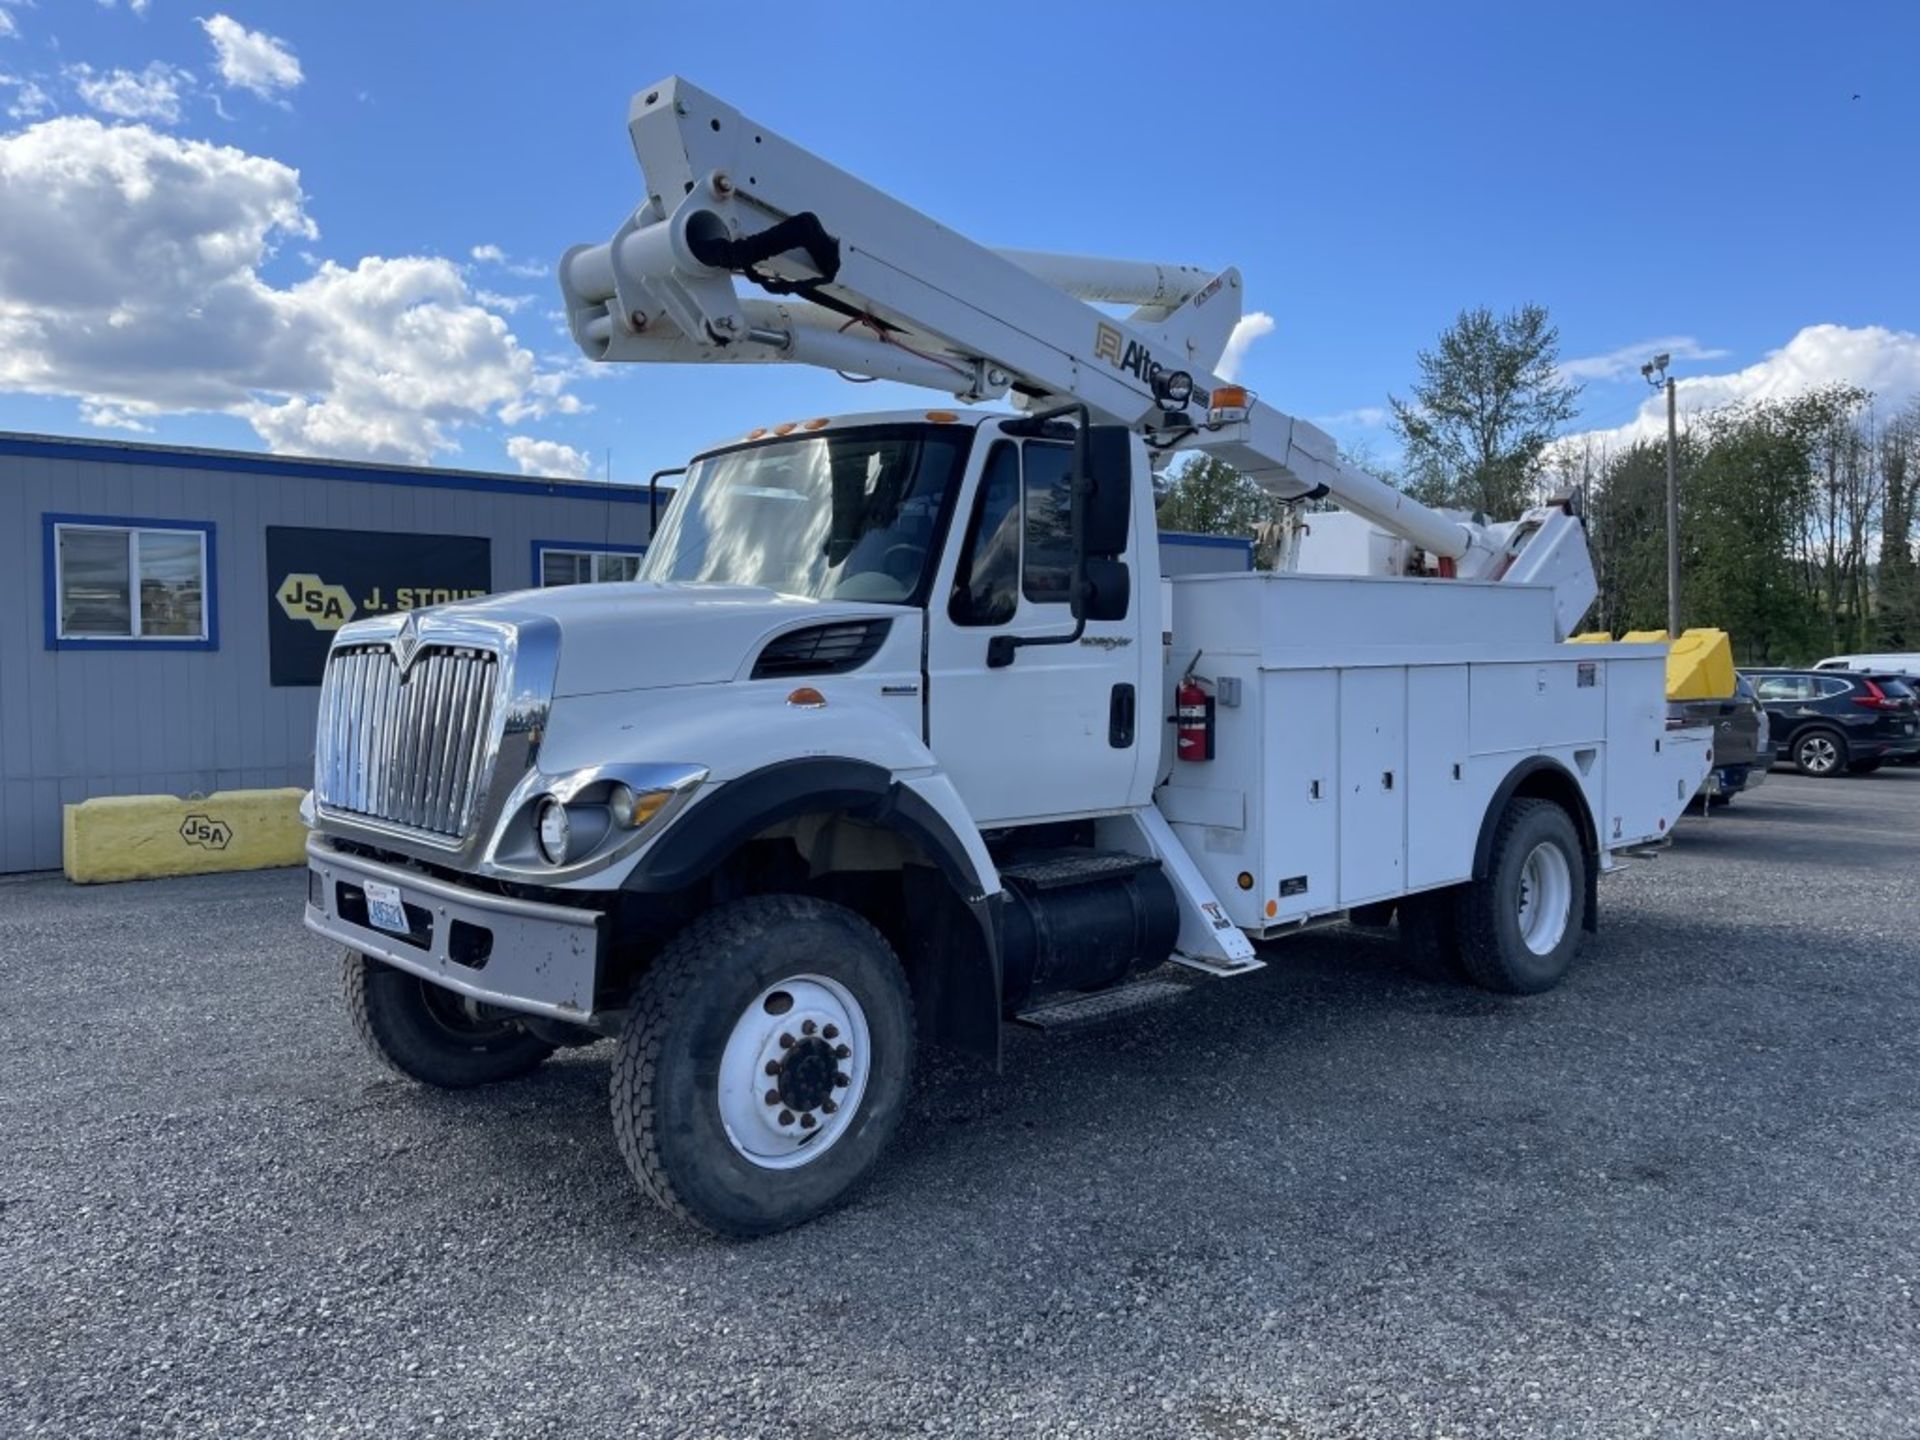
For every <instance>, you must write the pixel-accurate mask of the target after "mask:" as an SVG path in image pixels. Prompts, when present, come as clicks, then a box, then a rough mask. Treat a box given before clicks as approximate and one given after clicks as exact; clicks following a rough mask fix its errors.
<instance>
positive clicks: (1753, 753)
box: [1667, 675, 1774, 805]
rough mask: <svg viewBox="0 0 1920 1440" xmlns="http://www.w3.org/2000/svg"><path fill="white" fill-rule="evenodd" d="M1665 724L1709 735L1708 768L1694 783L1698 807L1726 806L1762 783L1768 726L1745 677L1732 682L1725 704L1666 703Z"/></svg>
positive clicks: (1769, 749)
mask: <svg viewBox="0 0 1920 1440" xmlns="http://www.w3.org/2000/svg"><path fill="white" fill-rule="evenodd" d="M1667 724H1668V725H1686V726H1694V725H1700V726H1705V727H1706V728H1707V729H1710V730H1711V731H1713V769H1711V770H1709V771H1708V772H1707V778H1706V779H1705V780H1703V781H1701V782H1700V794H1699V797H1698V798H1699V799H1700V800H1701V801H1702V803H1704V804H1708V805H1725V804H1728V803H1730V802H1731V801H1732V799H1733V797H1734V796H1736V795H1738V794H1739V793H1740V792H1741V791H1742V790H1751V789H1752V788H1753V787H1754V786H1756V785H1758V784H1759V783H1760V782H1761V781H1763V780H1765V779H1766V778H1767V770H1768V767H1770V766H1771V765H1772V764H1773V758H1774V749H1773V736H1772V733H1771V732H1772V728H1773V727H1772V722H1771V721H1770V719H1769V718H1768V716H1767V712H1766V708H1765V707H1764V706H1762V705H1761V703H1760V701H1759V698H1758V696H1757V695H1756V694H1755V693H1754V688H1753V681H1751V680H1749V679H1748V678H1747V677H1746V676H1745V675H1740V676H1737V677H1735V679H1734V683H1733V694H1732V696H1731V697H1729V698H1727V699H1721V700H1670V701H1668V702H1667Z"/></svg>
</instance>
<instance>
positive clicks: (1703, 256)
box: [0, 0, 1920, 479]
mask: <svg viewBox="0 0 1920 1440" xmlns="http://www.w3.org/2000/svg"><path fill="white" fill-rule="evenodd" d="M1237 8H1238V10H1239V11H1240V13H1241V14H1243V15H1245V16H1246V17H1248V18H1246V19H1244V20H1242V19H1239V18H1236V17H1232V15H1231V11H1230V10H1222V9H1220V8H1219V7H1215V8H1214V10H1212V11H1211V12H1210V11H1208V10H1206V9H1204V8H1203V9H1200V10H1194V9H1192V8H1191V7H1187V8H1184V9H1183V8H1176V7H1167V6H1137V5H1125V4H1100V5H1092V4H1088V5H1079V6H1072V7H1066V6H1045V5H1035V4H1027V5H1020V6H1013V5H1008V6H994V5H976V6H973V7H969V8H968V9H967V10H966V12H965V14H964V16H959V15H956V13H955V12H954V11H952V10H951V8H949V7H933V6H917V5H904V4H894V5H886V6H878V5H876V6H868V5H861V4H851V3H848V4H829V5H824V6H816V7H809V8H807V9H804V10H795V9H794V8H792V7H790V6H778V7H776V6H761V5H755V4H745V5H740V6H699V7H696V6H679V5H674V6H663V5H653V4H639V3H625V4H601V3H579V4H564V5H563V4H547V5H539V6H535V5H532V4H518V5H516V4H508V3H487V4H478V3H476V4H454V3H452V0H446V3H428V0H391V3H388V4H385V5H382V6H378V7H375V6H362V5H339V4H321V3H311V4H294V3H264V0H224V3H220V0H214V3H209V0H194V3H193V4H191V5H189V4H187V3H185V0H146V3H144V4H137V3H134V0H118V3H111V4H109V3H101V0H36V3H33V4H23V3H21V0H0V16H4V18H3V19H0V76H3V77H5V79H4V80H3V81H0V428H7V429H28V430H38V431H51V432H56V433H75V434H100V435H107V436H114V437H122V438H142V439H159V440H167V441H179V442H184V443H198V444H217V445H233V446H239V447H244V448H260V447H265V446H272V447H275V448H280V449H283V450H288V451H299V452H306V453H312V452H316V451H317V452H322V453H336V454H343V455H372V456H379V457H385V458H395V459H415V460H419V459H431V460H432V461H433V462H434V463H441V464H452V465H461V466H473V467H480V468H489V469H492V468H498V469H515V468H521V467H527V468H544V469H551V470H568V469H571V470H576V471H577V470H579V469H581V468H583V467H585V466H587V465H588V464H589V461H588V460H586V459H583V457H590V469H591V472H592V473H593V474H595V475H599V474H601V473H604V472H605V470H606V468H607V455H608V452H609V451H611V456H612V459H611V473H612V475H613V476H614V477H615V478H626V479H631V478H638V477H641V476H644V475H645V474H646V472H647V471H649V470H650V469H653V468H655V467H657V466H666V465H671V464H675V463H678V462H679V461H680V460H681V459H683V458H684V457H685V455H686V454H687V453H689V452H690V451H692V450H694V449H697V448H699V447H701V446H703V445H705V444H708V443H711V442H713V441H714V440H716V439H719V438H723V437H726V436H729V435H732V434H735V433H738V432H739V431H741V430H743V429H745V428H748V427H750V426H752V425H756V424H763V423H769V422H771V421H774V420H779V419H782V418H794V417H800V416H805V415H811V414H821V413H835V412H844V411H846V410H849V409H866V408H874V407H875V406H877V405H884V404H887V403H892V402H893V401H894V400H896V399H897V398H898V397H899V396H900V395H902V394H904V393H906V392H898V391H894V392H891V393H889V387H885V386H878V385H876V386H870V387H863V388H862V389H859V390H854V389H850V388H849V387H847V386H846V385H845V384H844V383H842V382H840V381H838V380H836V379H835V378H834V377H832V376H831V375H825V374H815V373H810V372H802V371H792V372H786V371H776V370H774V369H773V368H771V367H761V368H756V369H754V370H752V371H748V372H742V371H738V370H727V369H723V368H718V367H716V368H714V369H711V370H704V371H703V370H694V369H677V368H666V367H646V368H641V367H600V368H599V369H598V370H597V371H596V372H595V373H592V374H587V373H583V367H581V366H579V365H577V364H576V363H575V358H574V355H573V352H572V351H571V347H570V345H569V344H568V342H566V341H565V339H564V337H563V336H562V335H561V333H560V332H559V331H558V329H557V328H556V325H555V321H554V312H555V310H556V306H557V297H556V294H555V291H554V287H553V284H552V281H551V278H550V276H549V274H548V273H546V272H547V271H548V269H549V267H550V266H551V264H552V262H553V261H554V260H555V259H556V258H557V256H558V255H559V253H560V252H561V250H563V249H564V248H565V247H566V246H567V245H569V244H572V243H575V242H577V241H585V240H601V239H604V238H606V236H607V235H609V234H610V233H611V231H612V230H613V228H614V226H615V225H616V224H617V223H618V222H619V220H620V219H621V217H622V216H623V214H624V213H625V212H626V210H627V209H628V208H629V207H630V206H631V205H632V204H633V203H634V202H635V200H636V199H638V198H639V185H640V179H639V172H638V168H637V167H636V165H635V164H634V161H633V158H632V154H631V152H630V150H629V149H628V146H627V141H626V135H625V130H624V116H625V109H626V104H627V99H628V97H629V95H630V94H631V92H633V91H634V90H636V89H638V88H640V87H642V86H644V85H645V84H646V83H647V82H649V81H652V80H655V79H658V78H661V77H663V76H665V75H667V74H670V73H675V72H678V73H682V74H685V75H686V76H688V77H689V78H690V79H692V80H694V81H695V82H696V83H698V84H700V85H703V86H705V87H706V88H708V89H711V90H713V91H715V92H716V93H718V94H720V95H721V96H722V97H723V98H725V99H727V100H729V101H730V102H732V103H733V104H735V105H737V106H739V107H740V108H741V109H742V110H744V111H746V112H747V113H749V114H750V115H752V116H754V118H755V119H756V120H758V121H760V122H761V123H763V124H766V125H768V126H771V127H772V128H774V129H776V130H779V131H782V132H783V133H785V134H787V135H788V136H789V137H791V138H793V139H795V140H797V141H799V142H800V143H802V144H804V145H806V146H808V147H809V148H811V149H813V150H815V151H816V152H818V153H820V154H822V155H823V156H825V157H826V158H828V159H830V160H832V161H834V162H835V163H837V164H840V165H842V166H843V167H845V168H847V169H850V170H852V171H853V172H854V173H856V174H858V175H860V176H862V177H863V178H865V179H868V180H870V181H872V182H873V183H875V184H878V185H880V186H882V187H884V188H886V189H889V190H891V191H892V192H894V193H895V194H897V195H899V196H901V197H902V198H904V199H906V200H908V201H910V202H911V203H914V204H915V205H917V206H918V207H919V208H921V209H923V210H925V211H927V212H928V213H930V214H932V215H933V216H935V217H936V218H938V219H940V220H942V221H944V222H946V223H948V224H950V225H952V226H955V227H956V228H958V229H960V230H962V231H964V232H966V233H969V234H971V235H973V236H975V237H977V238H980V239H982V240H985V241H988V242H991V243H998V244H1006V245H1018V246H1024V247H1029V248H1036V249H1061V250H1074V251H1083V252H1091V253H1105V254H1115V255H1124V256H1134V257H1140V258H1151V259H1166V260H1177V261H1185V262H1192V263H1196V264H1201V265H1208V266H1219V265H1226V264H1238V265H1239V266H1241V267H1242V269H1243V270H1244V271H1245V273H1246V276H1247V282H1248V289H1247V299H1248V305H1249V307H1250V308H1253V309H1258V310H1262V311H1265V312H1267V313H1269V314H1270V315H1271V316H1272V317H1273V319H1274V321H1275V328H1274V330H1273V333H1272V334H1270V335H1268V336H1266V337H1265V338H1263V339H1261V340H1259V341H1258V342H1257V343H1256V344H1254V345H1253V347H1252V348H1251V350H1250V351H1249V352H1248V357H1247V360H1246V363H1245V366H1244V370H1243V377H1244V378H1245V379H1247V380H1248V381H1249V382H1250V383H1252V384H1253V385H1254V386H1255V387H1256V388H1257V389H1258V390H1259V391H1260V392H1261V394H1262V395H1263V397H1264V398H1266V399H1268V400H1269V401H1271V402H1272V403H1274V404H1276V405H1278V406H1280V407H1281V408H1282V409H1286V410H1289V411H1292V412H1294V413H1296V414H1302V415H1307V416H1311V417H1316V418H1319V419H1321V420H1322V421H1323V423H1326V424H1327V425H1328V427H1329V428H1330V429H1332V430H1334V431H1335V433H1336V434H1337V435H1338V436H1339V437H1340V438H1341V439H1342V440H1343V442H1345V443H1348V444H1350V445H1358V446H1361V447H1365V448H1370V449H1371V450H1372V451H1373V452H1374V453H1375V454H1377V455H1378V456H1380V457H1381V458H1383V459H1391V456H1392V449H1393V447H1392V444H1391V441H1390V438H1389V436H1388V434H1387V432H1386V430H1385V429H1384V427H1382V426H1381V425H1380V424H1379V423H1378V411H1379V409H1380V407H1382V406H1383V405H1384V403H1385V397H1386V395H1387V393H1388V392H1389V391H1390V390H1393V391H1400V392H1402V393H1404V391H1405V387H1406V386H1407V384H1408V381H1409V379H1410V378H1411V376H1412V373H1413V364H1414V352H1415V350H1416V349H1417V348H1419V347H1420V346H1422V345H1426V344H1430V343H1431V342H1432V340H1433V338H1434V336H1435V335H1436V334H1437V332H1438V331H1439V330H1440V329H1441V328H1442V327H1443V326H1444V325H1445V324H1446V323H1447V322H1448V321H1449V320H1450V319H1451V318H1452V317H1453V315H1454V314H1455V313H1456V312H1457V311H1458V310H1459V309H1460V308H1461V307H1462V306H1466V305H1473V304H1487V305H1491V306H1493V307H1496V308H1504V307H1507V306H1511V305H1514V304H1517V303H1520V302H1522V301H1527V300H1537V301H1540V302H1542V303H1544V304H1546V305H1547V306H1548V307H1549V308H1550V310H1551V311H1552V313H1553V315H1554V317H1555V319H1556V320H1557V322H1558V323H1559V325H1560V328H1561V332H1562V353H1563V355H1564V356H1565V357H1566V358H1567V359H1568V360H1570V361H1576V362H1580V363H1578V364H1576V366H1575V369H1576V371H1577V372H1578V373H1579V374H1580V375H1581V376H1582V377H1584V378H1585V379H1586V380H1587V381H1588V389H1587V393H1586V396H1585V414H1584V415H1583V417H1582V421H1581V425H1582V428H1588V429H1600V430H1612V429H1614V428H1616V427H1622V426H1626V425H1629V424H1631V423H1633V422H1635V421H1636V417H1637V413H1638V411H1639V410H1640V408H1641V407H1642V405H1643V402H1644V401H1645V400H1646V398H1647V392H1646V389H1645V387H1644V385H1643V383H1642V382H1641V380H1640V378H1639V376H1638V374H1637V373H1636V370H1637V364H1638V361H1639V359H1640V358H1641V357H1642V355H1643V353H1645V352H1648V351H1650V349H1651V348H1652V342H1655V341H1659V342H1663V343H1664V345H1665V348H1669V349H1672V350H1673V351H1674V352H1675V353H1676V355H1678V356H1681V357H1692V358H1682V359H1681V361H1680V363H1679V364H1678V365H1677V366H1676V369H1677V370H1678V372H1679V373H1680V374H1681V375H1683V376H1685V377H1688V378H1689V384H1688V385H1686V386H1683V389H1682V394H1683V396H1684V397H1688V403H1690V404H1704V403H1711V402H1713V401H1715V400H1723V399H1729V398H1740V397H1741V396H1745V395H1752V394H1764V393H1774V392H1777V391H1778V390H1780V389H1782V388H1792V387H1794V386H1796V385H1799V384H1805V383H1812V382H1814V381H1817V380H1820V379H1826V378H1854V379H1864V380H1866V381H1867V382H1868V383H1871V384H1874V385H1875V386H1876V387H1877V388H1879V389H1880V390H1881V391H1882V394H1883V401H1884V403H1888V404H1892V403H1898V402H1899V401H1901V400H1903V399H1905V398H1907V397H1908V396H1909V395H1911V394H1912V393H1914V392H1915V391H1917V390H1920V336H1916V335H1915V333H1914V332H1916V331H1920V284H1916V283H1915V275H1914V266H1913V259H1912V257H1913V254H1914V253H1915V243H1916V240H1915V237H1916V236H1917V235H1920V190H1917V189H1916V187H1915V186H1914V185H1913V183H1912V174H1913V167H1914V163H1915V153H1914V152H1915V141H1916V139H1917V138H1920V86H1915V85H1914V84H1912V83H1911V79H1910V77H1909V76H1907V75H1903V74H1902V67H1903V66H1910V65H1911V57H1912V56H1913V55H1914V54H1915V53H1920V7H1914V6H1909V5H1904V4H1884V5H1852V4H1845V3H1835V4H1827V5H1824V6H1820V7H1807V6H1805V5H1793V6H1789V5H1784V4H1751V3H1749V4H1739V5H1734V4H1699V5H1674V6H1659V7H1655V6H1606V7H1596V6H1540V5H1512V6H1505V5H1501V6H1496V5H1480V4H1461V5H1452V6H1434V5H1424V4H1422V5H1413V4H1407V5H1377V4H1359V3H1347V4H1342V5H1339V6H1328V7H1282V6H1267V7H1261V6H1253V7H1237ZM1216 17H1218V18H1216ZM9 31H10V32H11V33H5V32H9ZM155 67H157V68H155ZM119 71H125V72H127V74H126V76H125V77H124V81H125V83H122V77H120V76H118V75H117V73H116V72H119ZM1856 95H1857V96H1858V97H1859V98H1858V99H1855V98H1854V97H1855V96H1856ZM9 112H11V113H9ZM78 117H86V118H84V119H82V118H78ZM129 127H138V128H139V129H140V131H141V133H140V134H138V135H134V134H131V133H129ZM130 157H131V158H130ZM188 172H191V174H192V176H193V183H192V184H182V183H180V182H179V179H178V177H180V176H181V175H182V174H185V173H188ZM292 172H297V179H294V178H292ZM76 174H77V175H79V176H80V177H81V178H80V179H75V178H74V177H75V175H76ZM88 177H91V178H90V179H89V178H88ZM149 182H151V183H150V184H149ZM182 196H185V197H187V199H186V200H182V199H180V197H182ZM189 201H190V202H191V203H188V202H189ZM483 247H494V248H493V249H486V248H483ZM496 251H497V254H498V257H499V258H497V259H495V258H476V252H477V253H478V255H479V256H480V257H493V256H494V255H495V253H496ZM9 252H10V253H9ZM403 262H405V263H403ZM522 271H526V272H538V273H520V272H522ZM489 315H491V316H492V317H494V318H493V319H489V318H488V316H489ZM496 322H497V323H496ZM383 327H391V331H392V333H391V334H389V333H388V329H387V328H383ZM1607 357H1612V358H1610V359H1609V358H1607ZM209 376H213V377H216V378H214V379H209V378H207V377H209ZM916 398H918V397H916ZM423 417H424V418H423ZM133 427H139V428H137V429H136V428H133ZM559 447H566V449H565V450H562V449H561V448H559Z"/></svg>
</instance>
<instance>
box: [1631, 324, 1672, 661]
mask: <svg viewBox="0 0 1920 1440" xmlns="http://www.w3.org/2000/svg"><path fill="white" fill-rule="evenodd" d="M1672 358H1673V357H1672V356H1670V355H1656V356H1654V357H1653V359H1652V360H1650V361H1648V362H1647V363H1646V364H1645V365H1642V366H1641V367H1640V373H1641V374H1642V375H1643V376H1645V377H1646V381H1647V383H1648V384H1649V385H1651V386H1653V388H1654V389H1656V390H1665V391H1666V392H1667V635H1668V637H1669V638H1670V639H1673V640H1678V639H1679V638H1680V482H1679V479H1678V474H1677V472H1678V467H1679V451H1680V423H1679V418H1678V416H1677V414H1676V401H1675V399H1674V393H1673V385H1674V381H1673V377H1672V376H1671V375H1669V374H1667V364H1668V362H1669V361H1670V360H1671V359H1672Z"/></svg>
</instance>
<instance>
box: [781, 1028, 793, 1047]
mask: <svg viewBox="0 0 1920 1440" xmlns="http://www.w3.org/2000/svg"><path fill="white" fill-rule="evenodd" d="M780 1048H781V1049H782V1050H791V1049H792V1048H793V1037H792V1036H791V1035H789V1034H787V1033H786V1032H784V1031H782V1032H781V1035H780Z"/></svg>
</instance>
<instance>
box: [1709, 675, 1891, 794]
mask: <svg viewBox="0 0 1920 1440" xmlns="http://www.w3.org/2000/svg"><path fill="white" fill-rule="evenodd" d="M1746 674H1747V675H1748V677H1749V678H1750V679H1751V680H1752V681H1753V687H1754V692H1755V693H1756V694H1757V695H1758V696H1759V697H1760V703H1761V704H1762V705H1764V706H1765V707H1766V710H1767V716H1768V718H1769V720H1770V721H1771V722H1772V725H1773V741H1774V747H1775V749H1776V752H1777V756H1778V758H1779V759H1781V760H1785V761H1790V762H1791V763H1792V764H1793V765H1794V767H1795V768H1796V769H1798V770H1799V771H1800V773H1801V774H1802V775H1813V776H1817V777H1821V778H1824V777H1826V776H1830V775H1838V774H1839V773H1840V772H1841V771H1842V770H1849V771H1852V772H1853V773H1854V774H1856V775H1864V774H1867V773H1868V772H1870V771H1874V770H1878V769H1879V768H1880V767H1881V765H1883V764H1884V763H1886V762H1887V761H1889V760H1904V759H1906V758H1907V757H1909V756H1911V755H1914V754H1916V753H1920V701H1916V699H1915V696H1914V692H1913V689H1912V687H1911V686H1910V685H1909V684H1908V682H1907V680H1906V678H1905V677H1904V676H1900V675H1892V674H1866V673H1862V672H1859V671H1853V670H1749V671H1747V672H1746Z"/></svg>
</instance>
